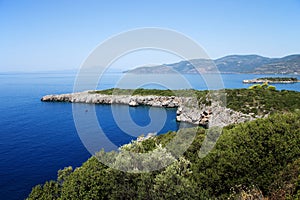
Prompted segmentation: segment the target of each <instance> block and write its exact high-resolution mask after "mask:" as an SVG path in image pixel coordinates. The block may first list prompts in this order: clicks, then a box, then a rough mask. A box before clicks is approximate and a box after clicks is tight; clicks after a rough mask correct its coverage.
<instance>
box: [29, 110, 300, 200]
mask: <svg viewBox="0 0 300 200" xmlns="http://www.w3.org/2000/svg"><path fill="white" fill-rule="evenodd" d="M190 131H192V130H191V129H186V130H185V134H186V135H187V136H188V135H189V132H190ZM207 131H208V130H205V129H202V128H199V129H198V130H197V135H196V138H195V139H194V141H193V143H192V144H191V145H190V147H189V148H188V150H187V151H186V152H185V153H184V155H183V156H182V157H180V158H179V159H177V160H176V161H175V162H174V163H173V164H171V165H169V166H168V167H166V168H164V169H162V170H159V171H154V172H151V173H125V172H122V171H118V170H115V169H112V168H108V167H107V166H105V165H103V164H101V163H100V162H99V161H98V160H97V156H102V157H103V156H106V157H107V158H110V157H111V156H110V155H111V154H112V153H104V152H101V153H99V154H98V155H96V156H93V157H92V158H90V159H89V160H88V161H87V162H85V163H84V164H83V165H82V167H80V168H76V169H74V170H73V169H72V167H67V168H65V169H63V170H59V171H58V177H57V180H53V181H48V182H46V183H45V184H43V185H38V186H35V187H34V188H33V189H32V192H31V194H30V195H29V197H28V199H95V200H96V199H259V198H260V199H261V198H262V197H268V198H269V199H299V198H300V134H299V132H300V112H299V111H295V112H293V113H286V114H275V115H272V116H270V117H268V118H266V119H258V120H255V121H252V122H247V123H243V124H238V125H231V126H228V127H225V129H223V133H222V135H221V136H220V138H219V139H218V141H217V144H216V145H215V147H214V149H213V150H212V151H211V152H210V153H209V154H208V155H207V156H205V157H204V158H201V157H199V149H200V148H201V146H202V142H203V140H204V138H205V135H206V133H207ZM175 134H176V133H175V132H169V133H167V134H164V135H160V136H157V137H153V138H150V139H147V140H143V141H142V142H133V143H132V144H131V145H129V146H128V145H127V146H126V150H129V151H134V152H140V153H144V152H148V151H152V150H153V149H155V148H158V147H159V146H160V145H161V146H160V147H161V148H164V146H165V145H166V144H167V143H168V141H169V140H170V139H171V138H173V137H174V136H175ZM214 140H215V138H214V136H213V135H211V136H210V137H209V138H208V142H210V141H214ZM179 145H180V144H179ZM112 162H114V163H118V162H119V160H118V159H115V160H112ZM152 162H163V159H161V158H160V156H159V155H158V157H153V158H152ZM246 197H247V198H246Z"/></svg>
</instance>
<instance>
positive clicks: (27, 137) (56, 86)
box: [0, 73, 300, 199]
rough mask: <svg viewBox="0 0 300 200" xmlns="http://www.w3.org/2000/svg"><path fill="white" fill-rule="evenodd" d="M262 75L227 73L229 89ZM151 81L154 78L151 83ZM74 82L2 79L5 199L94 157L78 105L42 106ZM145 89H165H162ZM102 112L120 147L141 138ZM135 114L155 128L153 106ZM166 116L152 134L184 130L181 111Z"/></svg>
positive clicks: (51, 77) (59, 77)
mask: <svg viewBox="0 0 300 200" xmlns="http://www.w3.org/2000/svg"><path fill="white" fill-rule="evenodd" d="M121 76H122V74H118V73H115V74H108V75H107V76H105V77H103V79H101V81H100V85H99V89H104V88H111V87H114V84H115V83H116V80H118V79H119V78H120V77H121ZM156 76H157V75H156ZM261 76H262V75H249V74H247V75H243V74H242V75H241V74H239V75H235V74H227V75H223V76H222V78H223V81H224V85H225V87H226V88H242V87H248V86H249V85H244V84H242V80H243V79H252V78H255V77H261ZM263 76H264V75H263ZM149 77H150V78H151V76H147V77H146V78H149ZM140 78H142V79H143V78H145V77H140ZM186 78H187V79H188V80H189V81H190V83H191V85H192V87H193V88H195V89H207V86H205V83H204V81H203V80H202V79H201V78H200V79H199V77H198V76H194V75H187V76H186ZM299 78H300V77H299V76H298V79H299ZM74 80H75V74H72V73H31V74H30V73H26V74H21V73H3V74H0V85H1V86H0V119H1V120H0V160H1V162H0V198H1V199H24V198H26V196H27V195H28V194H29V193H30V191H31V188H32V186H34V185H36V184H40V183H44V182H45V181H46V180H50V179H55V178H56V173H57V170H59V169H62V168H63V167H65V166H70V165H71V166H73V167H76V166H80V165H81V164H82V163H83V162H84V161H86V160H87V159H88V158H89V157H90V156H91V155H90V154H89V152H88V151H87V150H86V149H85V147H84V146H83V144H82V142H81V140H80V138H79V136H78V134H77V132H76V128H75V125H74V121H73V116H72V105H71V104H70V103H46V102H41V101H40V98H41V97H42V96H44V95H47V94H54V93H55V94H59V93H69V92H72V91H73V84H74ZM175 81H176V80H175ZM179 85H180V84H179ZM144 87H147V88H164V87H163V86H160V85H157V84H149V85H145V86H144ZM276 87H277V89H288V90H296V91H300V83H296V84H287V85H281V84H277V85H276ZM179 88H180V87H179ZM83 106H87V105H83ZM124 108H126V109H127V110H128V107H127V106H124V105H123V106H121V105H116V107H115V109H117V110H120V112H122V110H124ZM126 109H125V110H126ZM96 111H97V115H98V117H99V118H101V116H105V117H102V118H103V119H104V120H103V121H102V122H101V126H102V128H103V129H104V131H105V133H106V134H107V136H108V137H109V138H110V140H111V141H113V142H114V143H115V144H116V145H117V146H120V145H122V144H124V143H128V142H130V141H131V140H132V139H134V138H135V136H130V135H127V134H125V133H124V132H123V131H122V130H120V129H119V128H118V126H117V125H116V123H115V121H114V119H113V116H112V112H111V106H107V105H97V106H96ZM129 111H130V114H131V117H132V119H133V120H134V121H135V122H136V123H137V124H139V125H141V126H146V125H147V124H149V123H150V121H151V120H150V118H149V107H136V108H129ZM166 113H167V120H166V124H165V126H164V127H163V128H162V129H161V130H149V132H154V131H157V132H158V133H164V132H167V131H169V130H177V129H178V127H179V124H178V123H177V122H176V121H175V116H176V110H174V109H167V110H166ZM141 134H142V133H141Z"/></svg>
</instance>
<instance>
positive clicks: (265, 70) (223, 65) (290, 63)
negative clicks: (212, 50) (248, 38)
mask: <svg viewBox="0 0 300 200" xmlns="http://www.w3.org/2000/svg"><path fill="white" fill-rule="evenodd" d="M216 67H217V69H216ZM216 70H217V71H216ZM176 72H178V73H182V74H196V73H199V72H200V73H226V74H227V73H236V74H285V75H287V74H293V75H298V74H300V54H295V55H289V56H285V57H282V58H268V57H263V56H260V55H228V56H225V57H222V58H218V59H203V58H200V59H192V60H182V61H180V62H177V63H170V64H161V65H156V66H151V67H149V66H142V67H137V68H134V69H131V70H126V71H123V73H133V74H157V73H160V74H168V73H176Z"/></svg>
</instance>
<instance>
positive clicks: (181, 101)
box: [41, 91, 258, 127]
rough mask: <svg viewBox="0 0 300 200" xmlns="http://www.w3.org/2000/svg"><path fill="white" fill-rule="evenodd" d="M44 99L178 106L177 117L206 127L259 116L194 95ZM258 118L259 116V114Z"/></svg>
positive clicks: (50, 99) (88, 94)
mask: <svg viewBox="0 0 300 200" xmlns="http://www.w3.org/2000/svg"><path fill="white" fill-rule="evenodd" d="M41 101H44V102H70V103H90V104H125V105H129V106H139V105H142V106H155V107H165V108H177V111H176V115H177V116H176V120H177V121H179V122H187V123H191V124H195V125H200V126H204V127H212V126H219V127H223V126H226V125H229V124H235V123H241V122H245V121H251V120H253V119H255V118H254V117H253V116H251V115H248V114H244V113H241V112H238V111H234V110H232V109H230V108H226V107H223V106H220V105H219V103H218V102H213V103H211V105H206V104H200V105H199V103H198V101H197V100H196V99H195V98H192V97H177V96H155V95H147V96H142V95H133V96H132V95H106V94H97V93H93V91H85V92H79V93H70V94H60V95H46V96H44V97H42V99H41ZM257 117H258V116H257Z"/></svg>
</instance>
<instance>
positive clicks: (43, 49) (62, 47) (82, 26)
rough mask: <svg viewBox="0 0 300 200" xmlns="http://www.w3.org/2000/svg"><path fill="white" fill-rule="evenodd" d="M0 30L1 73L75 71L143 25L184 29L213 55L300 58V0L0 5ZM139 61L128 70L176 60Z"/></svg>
mask: <svg viewBox="0 0 300 200" xmlns="http://www.w3.org/2000/svg"><path fill="white" fill-rule="evenodd" d="M0 27H1V29H0V71H33V70H57V69H72V68H73V69H77V68H79V66H80V64H81V63H82V62H83V61H84V59H85V58H86V57H87V56H88V55H89V53H90V52H91V51H92V50H93V49H94V48H95V47H96V46H97V45H98V44H99V43H101V42H102V41H104V40H105V39H107V38H108V37H110V36H112V35H115V34H118V33H119V32H123V31H126V30H130V29H135V28H140V27H161V28H168V29H173V30H176V31H179V32H181V33H183V34H185V35H187V36H189V37H191V38H192V39H194V40H195V41H196V42H197V43H199V44H200V45H201V46H202V47H203V48H204V49H205V50H206V52H207V53H208V55H209V56H210V57H212V58H218V57H222V56H225V55H228V54H260V55H263V56H267V57H282V56H285V55H288V54H295V53H300V0H224V1H223V0H187V1H183V0H181V1H176V0H151V1H150V0H149V1H148V0H139V1H134V0H131V1H130V0H127V1H126V0H119V1H114V0H107V1H106V0H105V1H104V0H103V1H101V0H97V1H96V0H95V1H93V0H81V1H80V0H23V1H17V0H0ZM145 57H147V56H145ZM153 57H155V55H154V56H153ZM133 58H134V56H132V58H131V60H130V59H129V58H127V59H125V60H126V61H124V62H123V65H124V68H128V67H132V65H137V64H138V63H139V62H140V63H145V64H149V63H158V62H173V61H175V58H172V56H170V57H168V56H164V55H163V56H157V57H156V58H153V62H151V60H150V59H149V56H148V57H147V58H148V60H145V61H143V57H141V56H135V58H139V59H140V60H139V62H136V61H133Z"/></svg>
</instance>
